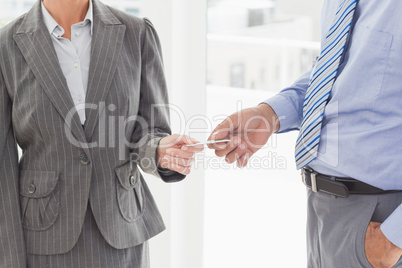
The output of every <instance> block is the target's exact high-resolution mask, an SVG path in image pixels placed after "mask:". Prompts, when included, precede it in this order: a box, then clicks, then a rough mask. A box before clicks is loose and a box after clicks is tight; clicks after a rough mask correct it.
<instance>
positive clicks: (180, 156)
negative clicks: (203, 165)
mask: <svg viewBox="0 0 402 268" xmlns="http://www.w3.org/2000/svg"><path fill="white" fill-rule="evenodd" d="M195 143H198V141H197V140H194V139H192V138H190V137H189V136H186V135H178V134H173V135H170V136H167V137H164V138H162V139H161V140H160V142H159V145H158V149H157V152H156V153H157V156H156V157H157V158H156V159H157V160H158V164H159V167H161V168H166V169H170V170H172V171H176V172H179V173H181V174H183V175H188V174H190V171H191V165H192V164H193V161H194V153H196V152H201V151H202V150H204V145H197V146H192V147H187V146H186V144H195Z"/></svg>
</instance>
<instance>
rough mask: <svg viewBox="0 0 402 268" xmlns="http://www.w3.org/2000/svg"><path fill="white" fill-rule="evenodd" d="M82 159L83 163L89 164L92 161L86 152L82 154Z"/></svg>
mask: <svg viewBox="0 0 402 268" xmlns="http://www.w3.org/2000/svg"><path fill="white" fill-rule="evenodd" d="M80 161H81V164H83V165H88V164H89V163H90V161H89V158H88V156H87V155H86V154H84V153H82V154H81V155H80Z"/></svg>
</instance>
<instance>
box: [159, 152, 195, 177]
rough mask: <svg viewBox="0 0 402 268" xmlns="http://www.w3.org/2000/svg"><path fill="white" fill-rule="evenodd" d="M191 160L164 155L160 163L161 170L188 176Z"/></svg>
mask: <svg viewBox="0 0 402 268" xmlns="http://www.w3.org/2000/svg"><path fill="white" fill-rule="evenodd" d="M192 163H193V159H192V158H178V157H174V156H170V155H165V156H164V157H163V158H162V160H161V163H160V166H161V167H162V168H166V169H170V170H172V171H176V172H179V173H181V174H183V175H188V174H190V172H191V164H192Z"/></svg>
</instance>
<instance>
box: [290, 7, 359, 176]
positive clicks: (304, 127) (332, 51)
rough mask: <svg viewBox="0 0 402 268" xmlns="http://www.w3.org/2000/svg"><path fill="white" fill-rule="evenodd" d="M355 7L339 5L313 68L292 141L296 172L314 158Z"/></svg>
mask: <svg viewBox="0 0 402 268" xmlns="http://www.w3.org/2000/svg"><path fill="white" fill-rule="evenodd" d="M356 4H357V0H344V1H343V2H342V4H341V5H340V7H339V9H338V10H337V12H336V16H335V20H334V23H333V24H332V27H331V28H330V29H329V33H328V35H327V37H326V38H325V43H324V45H323V49H322V51H321V54H320V56H319V57H318V59H317V62H316V65H315V68H313V71H312V75H311V78H310V83H309V86H308V89H307V92H306V97H305V99H304V105H303V121H302V124H301V128H300V133H299V137H298V139H297V142H296V152H295V156H296V165H297V168H298V169H301V168H303V167H305V166H306V165H308V164H309V163H310V162H311V161H313V160H314V159H315V158H317V153H318V145H319V142H320V134H321V124H322V119H323V116H324V108H325V105H326V104H327V102H328V97H329V95H330V93H331V89H332V86H333V84H334V82H335V78H336V74H337V72H338V67H339V63H340V61H341V58H342V54H343V51H344V49H345V46H346V40H347V38H348V34H349V32H350V29H351V25H352V19H353V15H354V12H355V9H356Z"/></svg>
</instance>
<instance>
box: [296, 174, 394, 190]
mask: <svg viewBox="0 0 402 268" xmlns="http://www.w3.org/2000/svg"><path fill="white" fill-rule="evenodd" d="M302 181H303V183H304V184H305V185H306V186H307V187H308V188H311V190H312V191H313V192H319V191H320V192H325V193H328V194H331V195H334V196H338V197H348V196H349V194H387V193H395V192H400V191H398V190H395V191H394V190H392V191H384V190H381V189H379V188H376V187H374V186H371V185H369V184H367V183H364V182H361V181H358V180H355V179H352V178H339V177H331V176H327V175H324V174H320V173H318V172H315V171H314V170H311V169H308V168H303V169H302Z"/></svg>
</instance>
